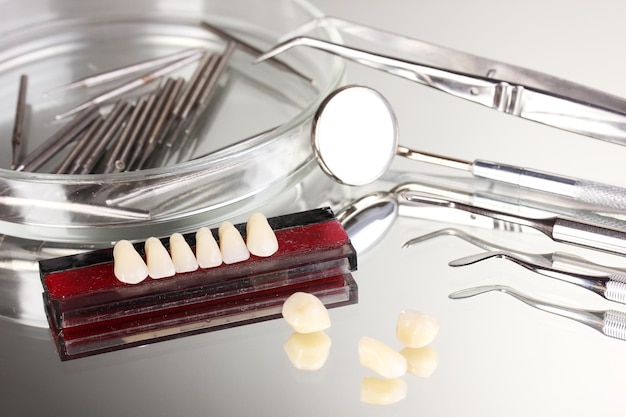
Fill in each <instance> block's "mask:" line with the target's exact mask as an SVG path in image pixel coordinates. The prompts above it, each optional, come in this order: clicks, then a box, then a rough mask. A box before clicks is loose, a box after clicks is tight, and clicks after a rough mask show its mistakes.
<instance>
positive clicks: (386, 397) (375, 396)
mask: <svg viewBox="0 0 626 417" xmlns="http://www.w3.org/2000/svg"><path fill="white" fill-rule="evenodd" d="M406 393H407V385H406V382H405V381H404V380H402V379H399V378H394V379H382V378H374V377H371V376H368V377H365V378H363V379H362V380H361V401H362V402H364V403H367V404H376V405H389V404H394V403H397V402H398V401H401V400H403V399H404V398H406Z"/></svg>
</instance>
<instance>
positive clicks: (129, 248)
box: [113, 240, 148, 284]
mask: <svg viewBox="0 0 626 417" xmlns="http://www.w3.org/2000/svg"><path fill="white" fill-rule="evenodd" d="M113 265H114V266H113V273H114V274H115V277H116V278H117V279H118V280H120V281H122V282H124V283H126V284H138V283H140V282H141V281H143V280H144V279H146V278H147V277H148V267H147V266H146V263H145V262H144V260H143V258H142V257H141V256H140V255H139V253H137V251H136V250H135V247H134V246H133V244H132V243H130V242H129V241H128V240H120V241H119V242H117V243H116V244H115V246H114V247H113Z"/></svg>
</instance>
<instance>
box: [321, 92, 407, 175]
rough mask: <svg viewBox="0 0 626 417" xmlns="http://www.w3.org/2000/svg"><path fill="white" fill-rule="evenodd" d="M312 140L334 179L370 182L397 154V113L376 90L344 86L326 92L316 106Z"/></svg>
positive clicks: (380, 173)
mask: <svg viewBox="0 0 626 417" xmlns="http://www.w3.org/2000/svg"><path fill="white" fill-rule="evenodd" d="M311 141H312V145H313V150H314V153H315V156H316V158H317V162H318V164H319V165H320V167H321V168H322V170H323V171H324V172H325V173H326V174H327V175H329V176H330V177H331V178H333V179H334V180H335V181H337V182H339V183H341V184H345V185H365V184H369V183H370V182H372V181H374V180H376V179H377V178H379V177H380V176H381V175H382V174H383V173H384V172H385V171H386V170H387V168H388V167H389V165H391V161H392V160H393V157H394V156H395V155H396V152H397V147H398V129H397V122H396V117H395V114H394V112H393V109H392V108H391V105H390V104H389V102H388V101H387V100H386V99H385V98H384V97H383V96H382V95H381V94H380V93H378V92H377V91H375V90H373V89H371V88H367V87H362V86H356V85H348V86H344V87H342V88H339V89H337V90H335V91H334V92H332V93H331V94H329V95H328V96H327V97H326V98H325V99H324V101H323V102H322V104H321V105H320V107H319V108H318V110H317V112H316V114H315V117H314V119H313V127H312V133H311Z"/></svg>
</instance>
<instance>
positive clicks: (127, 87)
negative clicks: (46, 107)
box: [55, 53, 202, 120]
mask: <svg viewBox="0 0 626 417" xmlns="http://www.w3.org/2000/svg"><path fill="white" fill-rule="evenodd" d="M200 57H202V54H201V53H198V54H194V55H191V56H189V57H187V58H184V59H181V60H180V61H176V62H174V63H173V64H170V65H167V66H165V67H163V68H159V69H158V70H156V71H153V72H150V73H148V74H145V75H143V76H141V77H140V78H138V79H135V80H133V81H130V82H128V83H126V84H123V85H121V86H119V87H117V88H114V89H112V90H110V91H107V92H105V93H103V94H101V95H99V96H97V97H95V98H92V99H91V100H89V101H86V102H85V103H83V104H81V105H79V106H76V107H74V108H72V109H70V110H68V111H66V112H65V113H61V114H59V115H56V116H55V118H56V119H57V120H59V119H64V118H66V117H68V116H71V115H73V114H75V113H78V112H79V111H81V110H83V109H86V108H88V107H90V106H93V105H96V104H101V103H104V102H105V101H108V100H111V99H113V98H115V97H119V96H120V95H122V94H124V93H126V92H128V91H131V90H134V89H136V88H139V87H141V86H143V85H146V84H149V83H151V82H153V81H155V80H157V79H159V78H161V77H162V76H164V75H166V74H169V73H170V72H172V71H175V70H177V69H179V68H182V67H184V66H186V65H189V64H191V63H192V62H195V61H197V60H198V59H200Z"/></svg>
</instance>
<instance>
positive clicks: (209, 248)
mask: <svg viewBox="0 0 626 417" xmlns="http://www.w3.org/2000/svg"><path fill="white" fill-rule="evenodd" d="M196 259H197V260H198V265H200V268H214V267H216V266H220V265H221V264H222V254H221V253H220V247H219V246H218V245H217V242H216V241H215V237H213V233H211V230H209V228H208V227H201V228H200V229H198V231H197V232H196Z"/></svg>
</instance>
